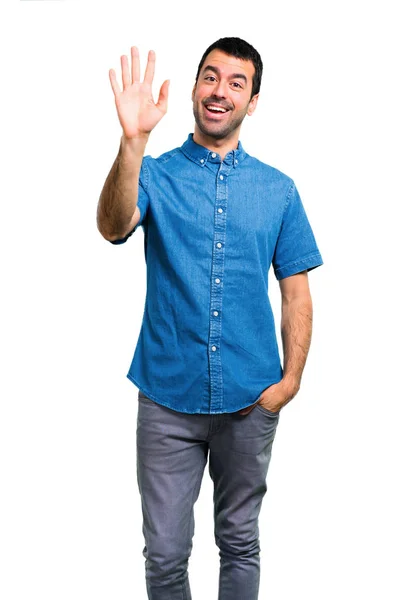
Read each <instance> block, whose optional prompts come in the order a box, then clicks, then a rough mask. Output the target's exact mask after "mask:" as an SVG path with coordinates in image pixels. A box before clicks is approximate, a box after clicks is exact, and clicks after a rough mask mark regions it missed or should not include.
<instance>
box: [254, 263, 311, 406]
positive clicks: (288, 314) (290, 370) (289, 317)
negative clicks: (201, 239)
mask: <svg viewBox="0 0 400 600" xmlns="http://www.w3.org/2000/svg"><path fill="white" fill-rule="evenodd" d="M279 286H280V290H281V294H282V319H281V333H282V345H283V355H284V356H283V377H282V379H281V381H280V382H279V383H275V384H273V385H271V386H269V387H268V388H266V389H265V390H264V392H263V393H262V395H261V397H260V400H259V403H260V404H261V405H263V406H264V407H265V408H267V409H268V410H270V411H272V412H278V411H279V410H280V409H281V408H282V407H283V406H285V404H287V403H288V402H290V400H292V398H294V396H295V395H296V394H297V392H298V391H299V389H300V381H301V376H302V373H303V369H304V366H305V364H306V359H307V355H308V351H309V348H310V342H311V331H312V301H311V294H310V289H309V285H308V274H307V271H302V272H301V273H296V274H295V275H291V276H290V277H285V278H284V279H281V280H280V281H279ZM245 410H248V409H245Z"/></svg>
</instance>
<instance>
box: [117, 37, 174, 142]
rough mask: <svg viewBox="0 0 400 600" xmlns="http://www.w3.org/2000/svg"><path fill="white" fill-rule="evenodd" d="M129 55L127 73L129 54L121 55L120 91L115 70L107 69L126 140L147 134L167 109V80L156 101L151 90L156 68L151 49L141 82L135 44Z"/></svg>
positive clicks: (137, 52)
mask: <svg viewBox="0 0 400 600" xmlns="http://www.w3.org/2000/svg"><path fill="white" fill-rule="evenodd" d="M131 57H132V71H131V73H130V72H129V62H128V57H127V56H125V55H124V56H121V69H122V85H123V90H122V91H121V89H120V87H119V85H118V83H117V79H116V75H115V71H114V70H113V69H110V71H109V76H110V82H111V87H112V89H113V92H114V97H115V104H116V107H117V112H118V118H119V122H120V123H121V127H122V129H123V131H124V135H125V137H126V138H128V139H130V138H135V137H140V136H142V135H148V134H149V133H150V132H151V131H152V129H154V127H155V126H156V125H157V123H158V122H159V121H160V120H161V119H162V117H163V116H164V115H165V113H166V112H167V102H168V86H169V81H168V80H167V81H164V83H163V84H162V86H161V89H160V94H159V97H158V102H157V104H156V103H155V102H154V99H153V94H152V90H151V87H152V83H153V78H154V70H155V53H154V51H153V50H150V51H149V54H148V58H147V65H146V71H145V74H144V80H143V82H140V59H139V51H138V49H137V47H136V46H132V48H131Z"/></svg>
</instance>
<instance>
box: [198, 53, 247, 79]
mask: <svg viewBox="0 0 400 600" xmlns="http://www.w3.org/2000/svg"><path fill="white" fill-rule="evenodd" d="M208 65H212V66H213V67H218V69H219V70H220V71H221V73H222V74H223V75H229V74H230V73H243V75H246V76H247V77H248V78H249V79H251V78H252V77H253V75H254V73H255V68H254V65H253V63H252V61H251V60H243V59H241V58H236V57H235V56H231V55H230V54H225V52H221V50H212V51H211V52H210V54H208V55H207V56H206V59H205V61H204V64H203V66H202V71H204V69H206V68H207V66H208Z"/></svg>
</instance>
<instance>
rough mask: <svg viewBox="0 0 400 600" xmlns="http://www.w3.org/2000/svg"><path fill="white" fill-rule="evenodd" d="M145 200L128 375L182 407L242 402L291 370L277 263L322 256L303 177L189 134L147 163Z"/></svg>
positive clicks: (295, 265) (315, 261)
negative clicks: (138, 317)
mask: <svg viewBox="0 0 400 600" xmlns="http://www.w3.org/2000/svg"><path fill="white" fill-rule="evenodd" d="M138 206H139V209H140V215H141V216H140V221H139V223H138V224H137V226H136V227H135V229H134V230H133V231H132V232H131V233H130V234H129V235H128V236H126V238H124V239H122V240H118V241H115V242H113V243H116V244H120V243H124V242H125V241H126V240H127V239H128V237H129V236H130V235H132V233H133V232H134V231H136V229H137V228H138V227H139V226H141V227H142V228H143V232H144V254H145V261H146V269H147V291H146V300H145V306H144V313H143V322H142V326H141V330H140V334H139V337H138V340H137V344H136V349H135V352H134V356H133V360H132V363H131V366H130V369H129V373H128V375H127V377H128V378H129V379H130V380H131V381H132V382H133V383H134V384H135V385H136V386H137V387H138V388H139V389H140V390H141V391H142V392H143V393H144V394H145V395H146V396H148V397H149V398H151V399H152V400H154V401H155V402H158V403H159V404H162V405H164V406H167V407H168V408H171V409H173V410H176V411H180V412H183V413H204V414H213V413H224V412H228V413H229V412H235V411H237V410H240V409H242V408H245V407H246V406H249V405H251V404H253V403H254V402H256V401H257V400H258V399H259V397H260V396H261V393H262V391H263V390H264V389H265V388H266V387H268V386H270V385H272V384H273V383H277V382H279V381H280V380H281V379H282V374H283V371H282V366H281V361H280V356H279V350H278V344H277V339H276V332H275V323H274V317H273V313H272V309H271V305H270V301H269V298H268V271H269V269H270V266H271V265H272V267H273V270H274V273H275V276H276V278H277V279H278V280H279V279H283V278H284V277H289V276H290V275H294V274H295V273H299V272H300V271H304V270H308V271H309V270H311V269H314V268H315V267H318V266H319V265H322V264H323V263H322V258H321V255H320V252H319V250H318V247H317V245H316V242H315V238H314V235H313V232H312V229H311V227H310V224H309V221H308V219H307V216H306V213H305V211H304V207H303V204H302V202H301V200H300V196H299V194H298V191H297V189H296V186H295V184H294V182H293V181H292V179H290V178H289V177H287V176H286V175H284V174H283V173H281V172H280V171H278V170H277V169H275V168H273V167H270V166H268V165H266V164H264V163H262V162H260V161H259V160H257V159H256V158H253V157H252V156H250V155H249V154H247V153H246V152H245V151H244V149H243V146H242V144H241V143H240V142H239V144H238V148H237V149H236V150H233V151H231V152H229V154H227V155H226V157H225V159H224V160H223V161H221V157H220V156H219V155H218V154H216V153H215V152H211V151H210V150H208V149H207V148H205V147H203V146H200V145H198V144H196V143H195V142H194V141H193V135H192V134H190V135H189V136H188V139H187V140H186V142H185V143H184V144H183V145H182V146H181V147H180V148H176V149H174V150H171V151H170V152H166V153H165V154H163V155H162V156H160V157H159V158H156V159H154V158H152V157H151V156H145V157H144V158H143V162H142V168H141V174H140V182H139V198H138Z"/></svg>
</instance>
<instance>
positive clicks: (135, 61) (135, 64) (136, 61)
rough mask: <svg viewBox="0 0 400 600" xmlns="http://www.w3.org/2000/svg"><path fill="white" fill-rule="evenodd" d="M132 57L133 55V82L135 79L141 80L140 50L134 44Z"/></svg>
mask: <svg viewBox="0 0 400 600" xmlns="http://www.w3.org/2000/svg"><path fill="white" fill-rule="evenodd" d="M131 57H132V83H133V82H134V81H140V58H139V50H138V49H137V47H136V46H132V48H131Z"/></svg>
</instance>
